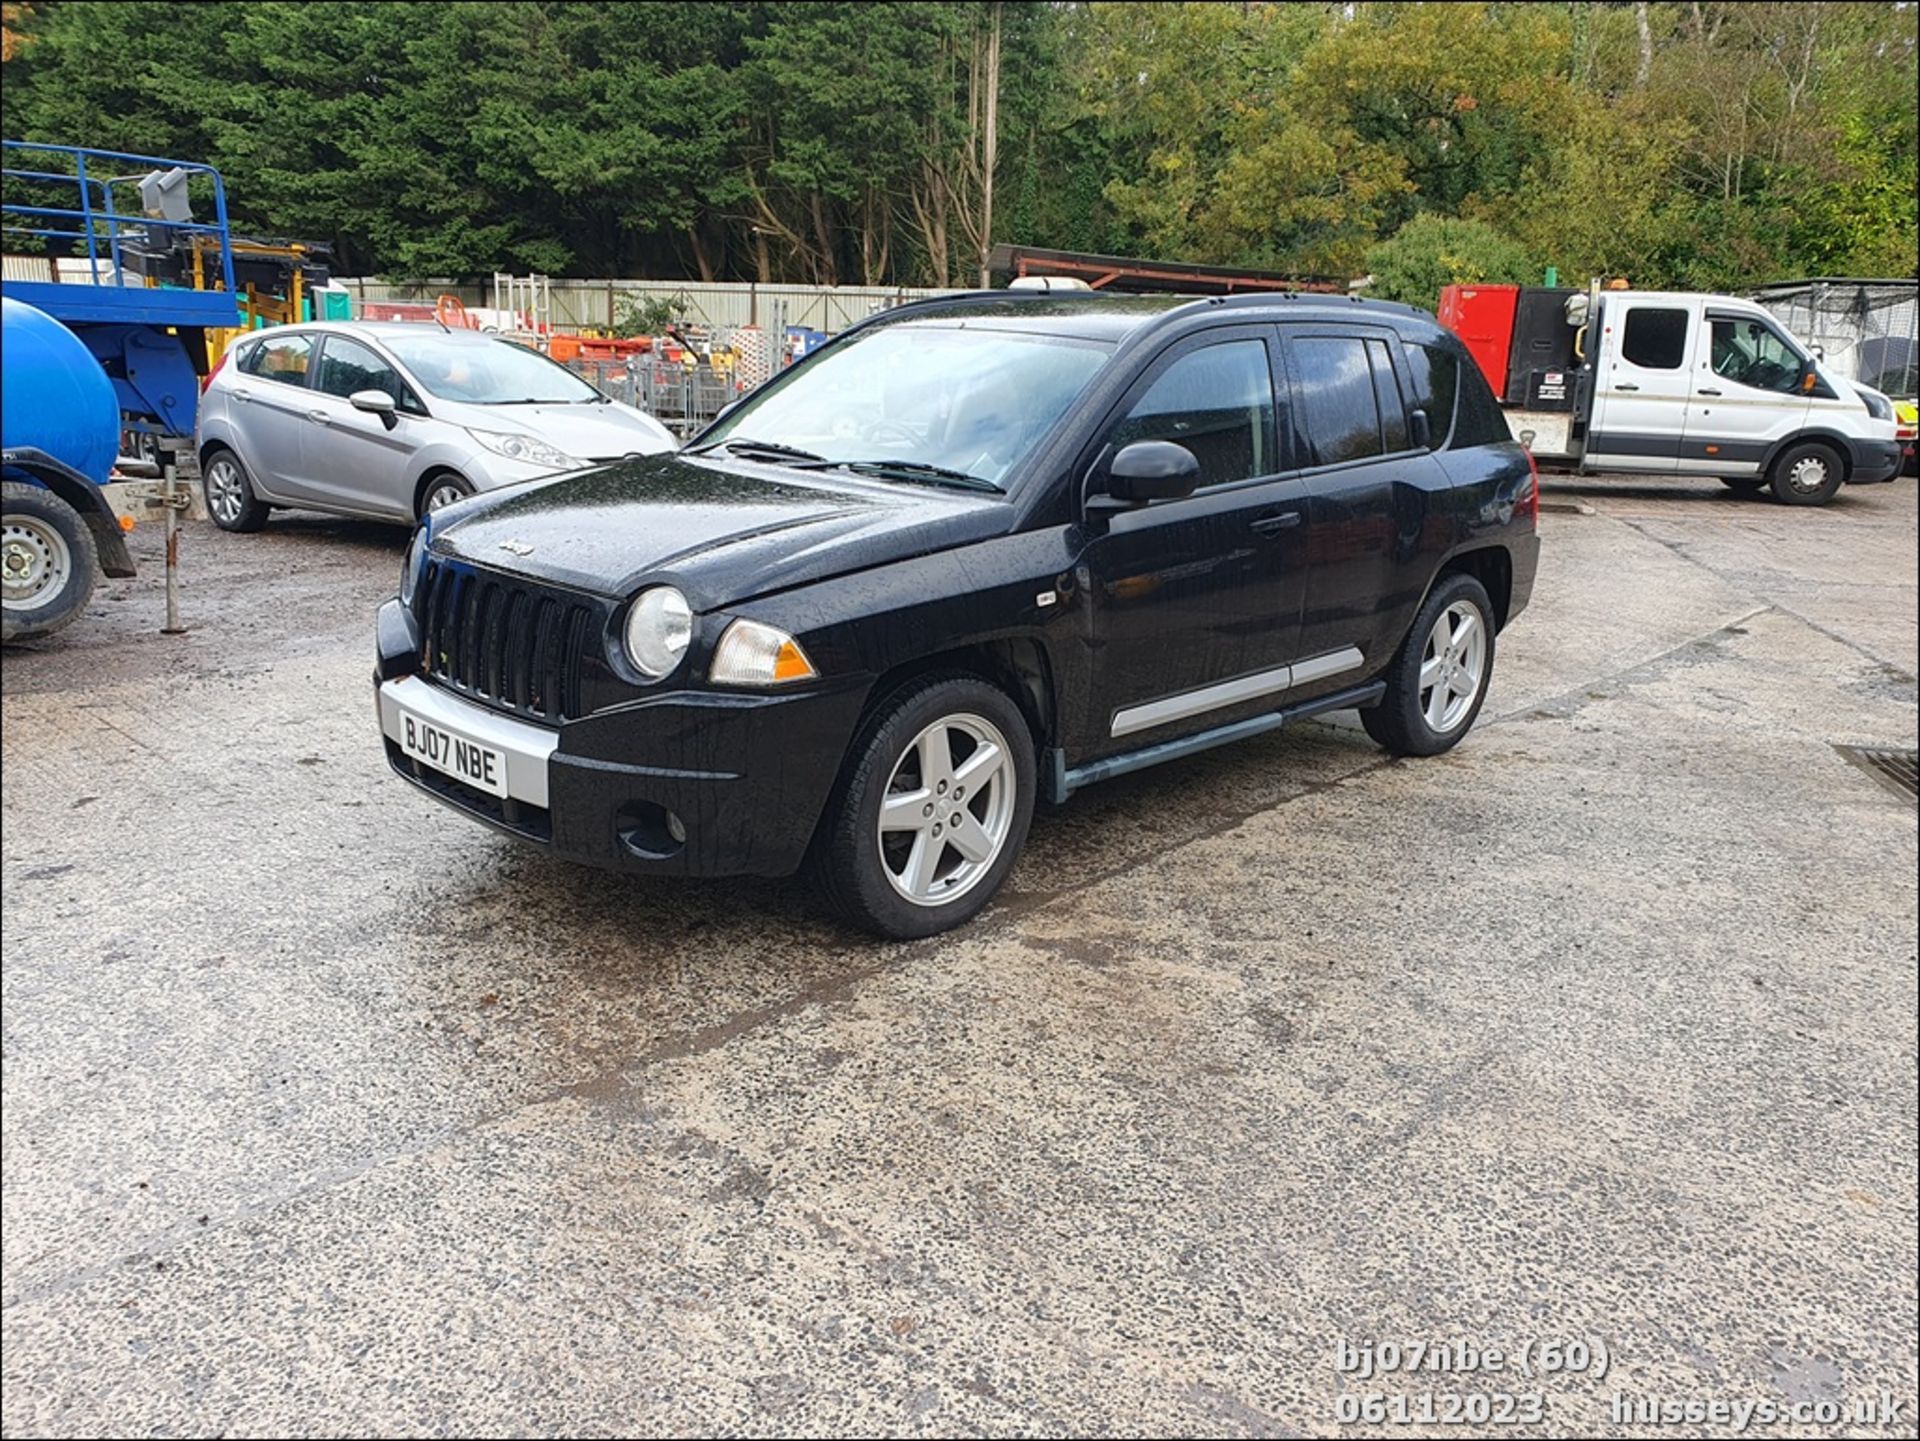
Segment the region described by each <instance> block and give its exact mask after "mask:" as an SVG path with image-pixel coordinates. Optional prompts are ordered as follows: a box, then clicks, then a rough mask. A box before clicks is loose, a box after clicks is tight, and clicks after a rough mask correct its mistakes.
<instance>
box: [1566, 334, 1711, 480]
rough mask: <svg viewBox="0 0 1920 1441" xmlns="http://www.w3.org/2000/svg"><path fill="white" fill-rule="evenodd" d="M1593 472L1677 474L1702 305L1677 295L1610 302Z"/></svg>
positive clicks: (1589, 456) (1592, 432)
mask: <svg viewBox="0 0 1920 1441" xmlns="http://www.w3.org/2000/svg"><path fill="white" fill-rule="evenodd" d="M1601 303H1602V306H1603V313H1602V316H1601V336H1600V338H1601V345H1600V356H1599V364H1598V366H1597V367H1596V372H1595V375H1594V396H1593V423H1592V424H1591V425H1590V426H1589V427H1588V430H1587V453H1586V458H1585V460H1584V461H1583V462H1582V468H1583V469H1586V470H1632V471H1641V472H1651V473H1655V474H1661V475H1671V474H1673V473H1674V472H1675V471H1677V470H1678V469H1679V468H1680V447H1681V442H1682V440H1683V438H1684V437H1685V434H1686V428H1687V405H1688V403H1689V401H1690V400H1691V398H1692V391H1693V371H1692V365H1691V361H1692V357H1693V352H1694V347H1695V345H1696V344H1697V343H1698V332H1699V329H1700V326H1699V319H1700V302H1699V301H1698V300H1697V299H1687V298H1684V297H1679V296H1674V297H1668V296H1647V297H1644V298H1635V299H1631V300H1627V299H1603V300H1602V302H1601Z"/></svg>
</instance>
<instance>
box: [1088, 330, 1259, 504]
mask: <svg viewBox="0 0 1920 1441" xmlns="http://www.w3.org/2000/svg"><path fill="white" fill-rule="evenodd" d="M1136 440H1171V441H1174V442H1176V443H1177V444H1180V445H1184V446H1185V447H1186V448H1187V449H1188V450H1190V451H1192V452H1193V454H1194V457H1195V458H1196V459H1197V460H1199V462H1200V484H1201V485H1202V486H1203V487H1204V486H1209V485H1224V484H1226V483H1227V482H1229V481H1235V480H1251V479H1252V478H1254V477H1255V476H1261V475H1272V474H1273V473H1274V472H1275V471H1277V470H1278V469H1279V468H1280V467H1279V464H1278V462H1277V461H1276V460H1275V458H1274V448H1273V376H1272V372H1271V371H1270V369H1269V368H1268V365H1267V347H1266V345H1265V343H1264V342H1262V341H1258V340H1228V341H1223V342H1222V343H1221V344H1219V345H1209V346H1207V347H1206V348H1205V349H1204V350H1196V351H1193V352H1192V353H1191V354H1188V355H1183V356H1181V357H1180V358H1179V359H1178V360H1176V361H1174V362H1173V364H1172V365H1170V366H1168V367H1167V369H1166V371H1165V372H1164V373H1162V375H1161V376H1160V378H1159V379H1158V380H1156V381H1154V382H1153V384H1152V385H1151V386H1149V387H1148V388H1147V393H1146V394H1145V395H1143V396H1141V397H1140V399H1139V400H1137V401H1135V402H1134V404H1133V408H1132V409H1131V410H1129V411H1128V412H1127V416H1126V419H1124V420H1122V421H1121V422H1120V423H1119V424H1118V425H1116V426H1115V427H1114V428H1113V431H1112V433H1111V434H1109V435H1108V437H1107V443H1108V444H1109V445H1111V446H1112V447H1113V448H1114V449H1115V450H1118V449H1119V448H1120V447H1121V446H1123V445H1131V444H1132V443H1133V442H1134V441H1136Z"/></svg>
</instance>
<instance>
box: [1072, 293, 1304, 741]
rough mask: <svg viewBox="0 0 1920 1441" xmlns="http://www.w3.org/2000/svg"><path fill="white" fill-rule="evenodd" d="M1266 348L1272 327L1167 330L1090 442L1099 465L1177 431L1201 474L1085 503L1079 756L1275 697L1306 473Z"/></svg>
mask: <svg viewBox="0 0 1920 1441" xmlns="http://www.w3.org/2000/svg"><path fill="white" fill-rule="evenodd" d="M1275 362H1276V354H1275V338H1274V335H1273V331H1272V327H1270V326H1265V325H1240V326H1222V327H1219V328H1217V329H1211V330H1207V331H1204V332H1202V333H1201V334H1199V335H1195V336H1191V337H1188V338H1186V339H1184V340H1181V341H1177V342H1175V343H1174V344H1173V345H1171V346H1170V347H1168V348H1167V349H1166V350H1164V351H1163V352H1161V353H1160V355H1159V356H1157V357H1156V358H1155V359H1154V360H1153V361H1152V362H1151V363H1150V364H1149V365H1148V366H1147V368H1146V369H1145V370H1144V371H1143V372H1142V374H1141V376H1140V377H1139V379H1138V380H1137V381H1136V382H1135V384H1134V385H1133V386H1132V387H1131V388H1130V390H1129V392H1128V394H1127V396H1126V398H1125V399H1123V400H1122V401H1121V402H1120V404H1119V405H1118V406H1117V407H1116V408H1115V410H1114V411H1113V412H1112V413H1111V414H1110V416H1109V417H1108V420H1107V422H1106V424H1105V426H1104V428H1103V431H1102V432H1101V434H1100V435H1099V437H1098V440H1097V443H1096V444H1095V446H1094V447H1093V448H1092V450H1091V452H1090V456H1089V464H1090V465H1097V464H1098V462H1099V461H1100V460H1101V459H1102V458H1104V457H1111V456H1112V455H1113V454H1115V453H1117V452H1118V451H1119V449H1120V448H1121V447H1123V446H1125V445H1128V444H1131V443H1133V442H1134V441H1140V440H1170V441H1174V442H1176V443H1178V444H1180V445H1184V446H1185V447H1186V448H1187V449H1188V450H1190V451H1192V452H1193V454H1194V456H1195V458H1196V459H1198V460H1199V462H1200V482H1199V485H1198V486H1197V488H1196V489H1195V491H1194V493H1193V494H1192V495H1190V496H1184V497H1180V498H1178V499H1173V500H1164V501H1155V502H1152V503H1150V504H1146V505H1140V506H1133V507H1130V508H1127V509H1110V508H1103V507H1102V505H1101V503H1100V500H1098V499H1095V500H1093V501H1092V502H1091V504H1090V505H1089V508H1088V515H1087V523H1088V531H1089V535H1090V538H1089V540H1088V542H1087V545H1086V549H1085V551H1084V554H1083V556H1082V560H1081V567H1080V573H1081V575H1082V577H1083V581H1084V584H1085V585H1086V587H1087V589H1088V603H1087V610H1086V624H1087V627H1088V632H1087V641H1088V644H1089V646H1090V647H1091V651H1092V660H1091V665H1090V667H1089V675H1090V682H1089V685H1088V696H1087V708H1086V713H1085V715H1084V716H1083V717H1082V726H1081V730H1082V741H1083V746H1082V750H1083V753H1084V754H1086V755H1089V756H1093V755H1099V754H1103V753H1112V752H1116V751H1122V750H1132V749H1135V748H1137V747H1139V746H1141V745H1143V744H1150V743H1152V742H1153V741H1154V740H1156V739H1162V738H1166V737H1170V736H1173V735H1177V734H1181V733H1184V732H1190V731H1195V730H1202V729H1205V728H1207V727H1209V726H1212V725H1217V724H1222V723H1224V722H1227V721H1231V720H1233V719H1236V718H1238V717H1240V716H1244V715H1248V714H1253V713H1257V712H1260V711H1265V710H1271V709H1273V708H1274V706H1275V705H1276V704H1277V703H1278V700H1277V697H1278V695H1279V693H1280V692H1281V691H1283V690H1285V688H1286V682H1287V662H1288V661H1289V660H1290V659H1291V658H1292V654H1293V648H1294V644H1295V641H1296V639H1297V637H1298V633H1299V628H1300V605H1301V600H1302V597H1303V596H1304V594H1305V589H1306V572H1305V545H1304V539H1303V537H1304V533H1305V524H1304V522H1305V503H1306V487H1305V484H1304V483H1303V482H1302V481H1301V480H1300V479H1299V477H1298V476H1296V475H1294V474H1293V473H1292V469H1293V467H1292V464H1291V461H1290V459H1289V458H1288V457H1287V456H1285V455H1283V454H1282V453H1281V451H1280V450H1279V444H1280V436H1281V434H1282V428H1281V427H1279V426H1277V425H1276V423H1275V409H1276V399H1277V396H1276V390H1275V386H1274V379H1273V372H1274V366H1275ZM1081 473H1082V474H1083V475H1084V474H1086V473H1087V467H1083V469H1082V471H1081Z"/></svg>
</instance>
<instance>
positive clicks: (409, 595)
mask: <svg viewBox="0 0 1920 1441" xmlns="http://www.w3.org/2000/svg"><path fill="white" fill-rule="evenodd" d="M426 568H427V528H426V527H425V526H424V525H423V526H420V527H418V528H417V529H416V530H415V531H414V532H413V539H412V540H411V541H410V542H408V545H407V558H406V559H405V560H403V561H401V562H400V604H402V605H412V604H413V593H414V592H415V591H416V590H418V589H419V588H420V576H421V574H422V573H423V572H424V571H425V570H426Z"/></svg>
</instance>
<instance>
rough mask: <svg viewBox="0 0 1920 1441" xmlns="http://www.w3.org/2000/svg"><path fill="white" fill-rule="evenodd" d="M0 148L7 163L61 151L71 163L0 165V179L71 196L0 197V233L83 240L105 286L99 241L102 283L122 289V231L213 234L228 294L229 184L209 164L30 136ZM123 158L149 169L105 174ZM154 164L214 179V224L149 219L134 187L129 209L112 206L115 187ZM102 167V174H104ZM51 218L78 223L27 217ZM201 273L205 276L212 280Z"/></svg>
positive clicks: (96, 279) (136, 280)
mask: <svg viewBox="0 0 1920 1441" xmlns="http://www.w3.org/2000/svg"><path fill="white" fill-rule="evenodd" d="M0 151H4V152H5V158H6V159H7V160H15V159H20V160H26V159H28V158H29V157H31V156H37V155H56V156H65V157H68V158H69V159H70V161H71V164H72V167H73V168H72V169H71V170H66V171H59V170H28V169H24V168H16V167H14V166H12V165H5V166H0V179H4V180H7V181H13V180H19V181H32V182H38V183H39V184H41V185H53V186H58V187H68V186H70V187H72V195H71V196H70V197H68V196H56V197H55V198H59V199H70V200H71V201H72V203H71V204H67V205H28V204H22V203H19V202H16V201H12V200H7V199H5V198H4V197H0V232H3V233H4V234H6V235H7V236H9V237H11V236H15V235H30V236H36V237H38V238H40V239H43V240H55V241H79V242H81V244H82V245H84V247H85V250H86V256H87V264H88V268H89V270H90V271H91V273H92V276H93V283H94V284H95V285H100V284H102V283H103V282H102V280H101V278H100V261H101V258H102V257H101V249H102V245H103V244H104V246H105V250H106V257H105V258H106V260H107V264H108V267H109V271H110V275H111V279H109V280H108V281H106V282H104V283H105V284H110V285H122V286H124V285H127V284H128V280H127V273H126V271H125V270H124V269H123V268H122V267H121V264H120V248H121V247H120V237H121V234H122V232H123V231H126V232H132V231H141V232H145V231H146V230H147V229H148V228H149V227H163V226H164V227H168V228H170V229H173V230H177V231H181V232H184V233H186V234H189V235H210V236H217V237H218V239H219V249H220V266H219V270H220V285H219V287H218V288H219V289H222V290H225V291H226V292H227V294H229V295H231V294H233V292H234V285H233V235H232V233H231V231H230V230H229V229H228V227H227V187H226V184H225V182H224V181H222V180H221V178H220V172H219V171H218V170H215V169H214V168H213V167H212V166H211V165H198V164H195V163H194V162H193V161H190V160H167V159H164V158H163V157H161V156H157V155H131V154H128V153H126V152H124V151H119V150H90V149H85V148H83V147H81V146H77V145H42V144H40V143H38V142H36V141H31V140H0ZM90 161H91V162H93V166H92V168H91V169H89V162H90ZM115 162H119V163H115ZM40 163H42V164H46V163H49V162H46V161H42V162H40ZM125 163H132V164H135V165H141V166H145V167H147V169H144V170H141V171H140V172H138V173H137V174H133V175H121V174H113V173H111V172H113V171H116V170H119V169H121V168H122V166H123V165H124V164H125ZM156 169H159V170H173V169H179V170H183V171H185V172H186V173H187V174H188V175H204V176H206V177H208V178H209V179H210V180H212V181H213V210H214V223H213V224H211V225H205V224H200V223H197V222H194V221H188V220H155V219H152V218H150V217H149V216H147V215H146V214H145V213H143V212H142V210H141V208H140V204H139V198H138V194H137V191H136V194H135V197H134V203H133V206H132V208H131V210H127V209H123V208H121V207H120V206H118V205H116V204H115V203H114V192H115V188H116V187H120V186H129V185H131V186H136V187H137V186H138V184H139V182H140V181H141V179H142V178H144V177H145V176H146V175H147V174H148V173H149V172H150V171H152V170H156ZM103 170H104V171H106V172H108V173H105V174H102V173H101V172H102V171H103ZM96 193H97V194H98V196H99V201H98V203H97V204H96V203H95V198H94V197H95V195H96ZM76 205H77V207H78V208H77V209H76V208H75V206H76ZM15 217H21V218H20V219H16V218H15ZM55 220H61V221H68V222H77V224H78V228H77V229H75V228H68V227H65V226H55V225H52V224H31V223H28V222H29V221H48V222H51V221H55ZM203 273H204V272H203ZM207 278H208V279H211V277H207ZM132 283H133V284H134V285H136V286H144V285H145V283H146V281H145V278H144V277H142V276H139V275H135V276H134V277H133V280H132ZM207 288H214V287H212V286H208V287H207Z"/></svg>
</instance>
